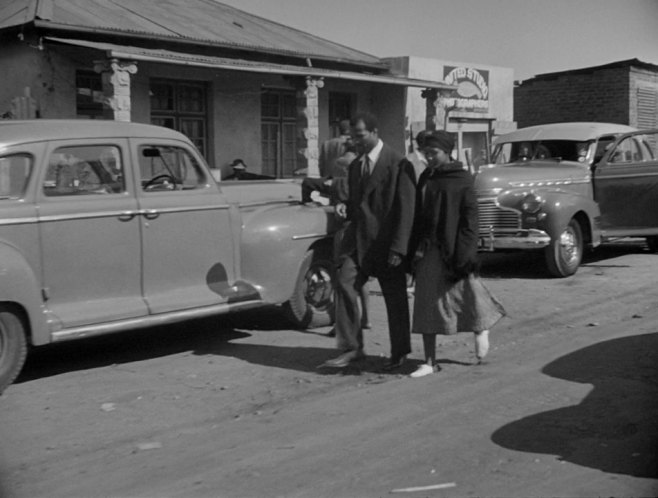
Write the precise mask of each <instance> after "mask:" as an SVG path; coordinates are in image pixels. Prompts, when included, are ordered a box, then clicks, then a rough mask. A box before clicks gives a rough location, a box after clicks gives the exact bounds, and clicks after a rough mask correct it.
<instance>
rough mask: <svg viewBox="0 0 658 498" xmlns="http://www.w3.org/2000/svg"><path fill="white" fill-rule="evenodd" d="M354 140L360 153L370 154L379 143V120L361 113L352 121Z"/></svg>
mask: <svg viewBox="0 0 658 498" xmlns="http://www.w3.org/2000/svg"><path fill="white" fill-rule="evenodd" d="M350 125H351V127H352V138H353V140H354V144H355V145H356V147H357V148H358V149H359V151H363V152H370V151H371V150H372V149H374V148H375V146H376V145H377V142H378V141H379V131H378V130H377V119H376V118H375V117H374V116H373V115H371V114H368V113H359V114H357V115H356V116H354V117H353V118H352V119H351V120H350Z"/></svg>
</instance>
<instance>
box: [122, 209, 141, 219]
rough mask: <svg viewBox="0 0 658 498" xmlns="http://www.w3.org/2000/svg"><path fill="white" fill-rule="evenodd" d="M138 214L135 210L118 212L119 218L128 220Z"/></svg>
mask: <svg viewBox="0 0 658 498" xmlns="http://www.w3.org/2000/svg"><path fill="white" fill-rule="evenodd" d="M138 214H139V213H138V212H137V211H123V212H122V213H121V214H119V220H121V221H130V220H132V219H133V218H134V217H135V216H137V215H138Z"/></svg>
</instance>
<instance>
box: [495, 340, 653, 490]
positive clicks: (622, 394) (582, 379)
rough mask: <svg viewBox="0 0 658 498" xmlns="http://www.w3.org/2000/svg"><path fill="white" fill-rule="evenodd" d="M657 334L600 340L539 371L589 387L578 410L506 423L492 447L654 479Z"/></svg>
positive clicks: (556, 411) (563, 410)
mask: <svg viewBox="0 0 658 498" xmlns="http://www.w3.org/2000/svg"><path fill="white" fill-rule="evenodd" d="M657 371H658V333H651V334H645V335H639V336H633V337H625V338H621V339H613V340H610V341H605V342H602V343H599V344H596V345H593V346H589V347H587V348H583V349H580V350H578V351H575V352H573V353H571V354H568V355H566V356H563V357H561V358H558V359H557V360H555V361H553V362H551V363H549V364H548V365H546V366H545V367H544V368H543V369H542V372H543V373H545V374H547V375H550V376H551V377H556V378H559V379H565V380H569V381H572V382H579V383H586V384H592V385H593V389H592V391H591V392H590V393H589V394H588V395H587V396H586V397H585V398H584V399H583V400H582V401H581V402H580V403H579V404H578V405H575V406H568V407H565V408H558V409H556V410H549V411H545V412H541V413H537V414H535V415H531V416H529V417H525V418H522V419H520V420H517V421H515V422H512V423H510V424H507V425H505V426H503V427H501V428H500V429H498V430H497V431H496V432H494V433H493V435H492V440H493V442H494V443H496V444H498V445H500V446H502V447H505V448H508V449H511V450H515V451H523V452H529V453H544V454H550V455H556V456H557V457H558V459H560V460H564V461H568V462H571V463H574V464H577V465H580V466H583V467H589V468H594V469H599V470H601V471H603V472H607V473H614V474H625V475H629V476H634V477H648V478H656V477H658V377H657V375H656V374H657Z"/></svg>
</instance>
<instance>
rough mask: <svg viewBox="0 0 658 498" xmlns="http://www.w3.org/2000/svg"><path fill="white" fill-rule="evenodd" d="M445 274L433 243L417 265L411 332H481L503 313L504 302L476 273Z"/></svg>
mask: <svg viewBox="0 0 658 498" xmlns="http://www.w3.org/2000/svg"><path fill="white" fill-rule="evenodd" d="M447 275H448V269H447V267H446V265H445V263H444V262H443V259H442V258H441V255H440V253H439V249H438V248H437V247H436V246H434V245H432V246H431V247H430V248H429V249H428V251H427V253H426V254H425V255H424V257H423V258H422V259H421V260H420V261H419V262H418V264H417V266H416V289H415V292H414V295H415V300H414V312H413V327H412V331H413V332H414V333H416V334H443V335H449V334H454V333H456V332H481V331H483V330H489V329H490V328H491V327H493V326H494V325H495V324H496V322H498V320H500V319H501V318H502V317H503V316H505V314H506V313H505V309H504V308H503V305H502V304H500V302H499V301H498V300H497V299H496V298H495V297H494V296H493V295H492V294H491V292H489V289H487V288H486V287H485V285H484V283H483V282H482V280H481V279H480V278H479V277H477V276H475V275H473V274H471V275H469V276H468V277H466V278H463V279H462V280H460V281H458V282H453V281H450V280H449V279H448V278H447Z"/></svg>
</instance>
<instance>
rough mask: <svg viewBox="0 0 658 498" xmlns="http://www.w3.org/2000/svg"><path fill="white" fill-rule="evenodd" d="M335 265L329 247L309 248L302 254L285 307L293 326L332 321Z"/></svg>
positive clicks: (307, 327)
mask: <svg viewBox="0 0 658 498" xmlns="http://www.w3.org/2000/svg"><path fill="white" fill-rule="evenodd" d="M334 278H335V269H334V262H333V258H332V255H331V248H330V247H329V248H324V247H318V248H314V249H311V250H310V251H308V252H307V253H306V255H305V256H304V260H303V261H302V264H301V267H300V269H299V274H298V276H297V282H296V283H295V291H294V293H293V295H292V297H291V298H290V301H288V302H287V303H286V306H285V308H286V311H287V315H288V317H289V318H290V320H291V321H292V322H293V323H294V324H295V326H297V327H299V328H302V329H309V328H316V327H325V326H328V325H331V324H332V323H333V322H334V286H333V284H334Z"/></svg>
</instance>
